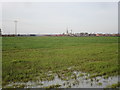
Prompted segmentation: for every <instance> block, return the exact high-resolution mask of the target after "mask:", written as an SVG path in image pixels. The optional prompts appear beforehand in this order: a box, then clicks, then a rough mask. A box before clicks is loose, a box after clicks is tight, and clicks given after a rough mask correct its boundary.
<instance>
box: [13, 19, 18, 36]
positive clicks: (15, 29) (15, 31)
mask: <svg viewBox="0 0 120 90" xmlns="http://www.w3.org/2000/svg"><path fill="white" fill-rule="evenodd" d="M14 22H15V35H16V36H17V22H18V21H17V20H15V21H14Z"/></svg>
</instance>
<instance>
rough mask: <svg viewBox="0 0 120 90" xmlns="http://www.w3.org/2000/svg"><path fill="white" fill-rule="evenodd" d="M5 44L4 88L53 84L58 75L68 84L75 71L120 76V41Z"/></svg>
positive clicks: (79, 39) (45, 40)
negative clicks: (50, 73) (33, 82)
mask: <svg viewBox="0 0 120 90" xmlns="http://www.w3.org/2000/svg"><path fill="white" fill-rule="evenodd" d="M2 41H3V42H2V44H3V48H2V58H3V59H2V65H3V67H2V70H3V73H2V75H3V76H2V79H3V83H4V84H3V86H4V85H5V84H7V83H10V82H27V81H37V80H41V81H44V80H52V79H54V75H55V74H56V73H57V74H58V75H59V77H60V78H61V79H63V80H64V79H65V78H66V77H70V76H71V75H72V73H71V72H73V71H74V70H76V71H83V72H86V73H90V74H94V73H95V74H96V76H102V75H104V76H105V75H107V76H113V75H117V74H118V70H119V69H118V37H3V38H2ZM69 67H73V68H71V69H68V68H69ZM49 71H52V75H48V72H49Z"/></svg>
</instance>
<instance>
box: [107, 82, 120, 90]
mask: <svg viewBox="0 0 120 90" xmlns="http://www.w3.org/2000/svg"><path fill="white" fill-rule="evenodd" d="M106 88H118V89H119V88H120V82H118V83H115V84H112V85H109V86H107V87H106Z"/></svg>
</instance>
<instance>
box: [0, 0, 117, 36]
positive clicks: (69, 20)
mask: <svg viewBox="0 0 120 90" xmlns="http://www.w3.org/2000/svg"><path fill="white" fill-rule="evenodd" d="M14 20H17V21H18V23H17V33H18V34H31V33H34V34H54V33H65V32H66V29H67V28H68V30H69V31H70V30H71V29H72V31H73V33H80V32H88V33H117V32H118V3H117V2H9V3H8V2H6V3H2V32H3V34H14V33H15V23H14Z"/></svg>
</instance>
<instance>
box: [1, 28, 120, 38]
mask: <svg viewBox="0 0 120 90" xmlns="http://www.w3.org/2000/svg"><path fill="white" fill-rule="evenodd" d="M0 36H2V37H15V36H71V37H90V36H97V37H99V36H120V33H116V34H103V33H87V32H81V33H72V30H70V31H68V30H66V33H62V34H2V31H1V29H0Z"/></svg>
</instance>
